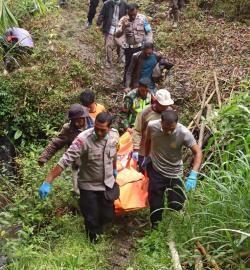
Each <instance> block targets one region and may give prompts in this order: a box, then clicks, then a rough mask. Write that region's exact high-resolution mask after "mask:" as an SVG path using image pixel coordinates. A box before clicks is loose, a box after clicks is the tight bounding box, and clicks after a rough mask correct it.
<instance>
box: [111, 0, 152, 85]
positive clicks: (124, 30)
mask: <svg viewBox="0 0 250 270" xmlns="http://www.w3.org/2000/svg"><path fill="white" fill-rule="evenodd" d="M138 9H139V6H138V5H137V4H129V5H128V15H126V16H123V17H122V18H121V19H120V21H119V23H118V27H117V29H116V37H117V38H119V37H121V36H122V35H123V34H125V43H124V44H123V48H124V54H125V70H124V83H125V81H126V72H127V69H128V66H129V64H130V60H131V58H132V55H133V54H134V53H136V52H139V51H141V50H142V45H143V43H144V42H153V34H152V29H151V26H150V24H149V22H148V20H147V17H146V16H145V15H142V14H140V13H138Z"/></svg>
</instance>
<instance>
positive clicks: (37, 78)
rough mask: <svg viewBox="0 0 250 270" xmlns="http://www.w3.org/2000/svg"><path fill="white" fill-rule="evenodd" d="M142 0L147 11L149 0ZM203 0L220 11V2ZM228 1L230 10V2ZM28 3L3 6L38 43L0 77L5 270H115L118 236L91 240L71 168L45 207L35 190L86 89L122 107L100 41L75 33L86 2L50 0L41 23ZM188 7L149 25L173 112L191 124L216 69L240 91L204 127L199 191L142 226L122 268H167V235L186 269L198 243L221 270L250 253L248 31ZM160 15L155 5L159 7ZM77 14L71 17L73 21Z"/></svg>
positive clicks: (225, 89) (225, 88) (227, 85)
mask: <svg viewBox="0 0 250 270" xmlns="http://www.w3.org/2000/svg"><path fill="white" fill-rule="evenodd" d="M5 2H6V1H5ZM39 2H40V3H42V1H39ZM145 2H147V3H146V5H145V9H146V10H148V6H149V1H145ZM202 2H204V1H199V4H202ZM206 2H208V1H206ZM209 2H211V3H212V2H213V3H214V5H217V2H218V3H222V2H223V1H209ZM224 2H225V1H224ZM227 2H229V4H230V6H231V1H227ZM236 2H237V3H236ZM239 2H240V1H235V5H236V4H238V3H239ZM1 3H3V2H1ZM33 3H34V2H33V1H31V0H28V1H17V0H13V1H7V4H8V7H9V8H10V10H11V11H12V13H13V14H14V16H15V17H16V18H17V19H18V21H19V22H20V23H21V25H22V26H23V25H24V27H25V28H27V29H29V30H30V31H31V32H32V34H33V36H34V39H35V43H36V48H35V51H34V54H33V56H32V58H31V61H30V62H29V63H24V64H23V65H22V68H21V69H20V70H18V71H16V72H14V73H12V74H11V80H10V78H9V77H4V76H3V75H0V82H1V83H0V130H1V133H0V135H3V134H7V135H8V136H9V137H10V138H11V140H12V141H13V143H14V145H15V147H16V149H17V152H18V157H17V159H16V163H17V166H18V175H17V176H16V178H12V177H8V176H6V175H5V174H4V171H1V173H0V178H1V180H0V181H1V185H0V206H1V213H0V246H1V248H2V250H1V251H0V254H7V255H8V256H9V258H10V264H9V266H8V268H7V269H10V270H13V269H18V270H20V269H25V270H26V269H28V270H29V269H30V270H32V269H48V270H50V269H51V270H57V269H58V270H62V269H82V268H83V269H89V270H93V269H96V270H107V269H113V265H110V262H109V258H108V257H109V256H112V254H110V252H111V246H112V244H113V242H112V238H113V237H114V236H113V232H114V230H115V229H114V228H113V229H111V232H109V233H110V234H111V236H109V233H108V235H107V236H105V237H104V238H101V239H100V241H99V243H98V244H97V245H91V244H90V243H89V242H88V241H87V239H86V237H85V233H84V229H83V220H82V217H81V215H80V213H79V209H78V206H77V199H75V198H73V197H72V194H71V192H70V189H71V181H70V173H69V171H66V172H65V173H64V174H63V175H62V176H61V177H60V179H58V181H56V182H55V184H53V191H52V193H51V194H50V197H49V199H48V200H45V201H40V200H39V198H38V194H37V189H38V187H39V185H40V184H41V182H42V181H43V179H44V178H45V176H46V174H47V172H48V170H49V169H50V168H51V167H52V166H53V164H54V163H55V162H56V161H57V160H58V157H59V155H60V153H59V154H58V155H57V156H56V157H54V158H53V159H52V161H51V162H49V163H48V164H47V165H46V166H45V167H44V168H43V169H41V168H40V167H38V165H37V162H36V160H37V158H38V156H39V154H40V153H41V151H42V149H43V147H44V145H45V143H47V142H48V140H49V139H50V138H51V137H53V136H54V135H55V134H56V131H58V129H59V128H60V126H61V125H62V124H63V122H64V121H65V119H66V118H65V112H66V111H67V109H68V107H69V104H71V103H73V102H75V101H77V99H78V95H79V93H80V92H81V91H82V89H83V88H85V87H91V88H92V89H94V90H95V91H98V97H99V99H101V100H103V101H104V103H105V105H107V107H109V108H112V107H115V106H118V104H116V103H117V100H115V99H112V96H111V95H107V93H108V94H110V93H111V91H112V93H115V94H116V92H117V89H111V88H112V86H110V85H108V83H107V82H106V81H105V83H104V79H105V78H104V77H105V76H104V75H103V70H102V67H101V66H102V65H101V63H102V57H103V54H102V52H101V50H102V42H103V41H102V36H101V34H99V33H96V32H95V31H94V30H90V31H88V32H87V31H83V32H80V33H79V30H78V27H79V25H83V23H84V18H85V17H86V14H85V11H86V6H87V4H86V3H84V4H82V3H80V4H78V3H75V1H72V3H71V5H72V6H71V7H70V8H71V10H69V11H68V12H67V10H66V11H64V10H63V11H62V10H58V9H57V8H56V7H55V3H56V1H46V8H47V12H48V13H46V14H45V16H39V17H38V16H33V14H34V12H33V9H34V5H33ZM242 3H243V1H242ZM246 4H247V2H246ZM191 7H192V6H191ZM191 7H190V8H188V10H187V13H186V14H184V17H183V18H182V19H183V24H181V25H180V26H179V28H178V29H177V30H176V31H173V30H172V28H171V23H170V22H169V21H166V20H162V19H159V20H158V21H157V23H154V21H153V22H152V24H153V27H154V28H155V29H156V33H155V39H156V43H157V47H158V48H159V49H160V50H161V51H162V52H163V53H164V54H166V55H167V56H168V58H169V60H171V61H173V62H174V63H175V64H176V66H175V70H174V72H173V76H174V77H173V80H171V81H170V84H169V86H171V87H172V89H173V92H172V94H173V96H174V98H175V99H178V98H180V99H182V100H183V103H182V105H181V106H180V107H177V109H178V110H180V113H181V118H182V122H185V123H188V122H189V121H190V120H191V118H192V115H193V112H197V102H198V100H199V95H200V96H201V94H202V92H203V91H204V88H205V85H206V84H207V81H208V80H209V79H210V78H211V71H212V70H213V69H214V68H216V69H217V71H218V77H219V83H220V90H221V92H222V93H223V94H225V95H226V96H228V97H229V96H230V92H231V91H232V90H234V91H235V94H234V95H233V96H231V98H230V99H228V100H227V101H226V102H225V105H224V106H223V107H222V108H221V110H216V111H215V112H214V113H213V116H212V118H211V119H210V121H209V122H208V125H209V126H210V127H211V128H212V130H213V136H212V137H211V139H210V141H209V143H208V145H207V147H206V149H205V157H204V160H205V163H204V164H203V168H202V176H201V177H200V178H201V181H200V182H199V185H198V187H197V190H196V191H195V192H192V193H190V194H188V201H187V205H186V209H185V211H184V212H182V213H170V212H169V211H167V210H166V213H165V216H164V220H163V222H162V224H161V225H160V227H159V231H154V232H151V231H149V230H146V232H145V236H140V237H135V242H136V246H135V251H134V254H133V257H132V259H131V261H130V262H129V263H128V265H124V268H123V269H126V268H127V270H148V269H149V270H151V269H152V270H159V269H171V267H172V266H171V258H170V253H169V251H168V245H167V242H168V240H169V239H170V235H171V237H173V238H174V239H175V241H176V244H177V249H178V251H179V253H180V257H181V261H182V262H183V263H185V269H192V267H193V264H194V259H195V257H196V254H195V253H194V249H195V247H194V243H195V240H197V239H198V240H199V241H200V242H201V243H202V244H203V245H204V247H206V249H207V250H208V252H209V253H210V254H211V255H212V256H213V257H214V258H215V259H216V261H217V262H218V264H219V265H220V266H221V267H222V269H231V270H235V269H237V270H239V269H248V268H249V263H248V265H247V263H246V262H245V261H244V259H245V257H244V256H242V254H243V253H244V252H245V251H249V250H250V241H249V233H250V227H249V226H250V225H249V216H250V210H249V205H250V193H249V192H250V178H249V175H250V171H249V170H250V169H249V168H250V167H249V155H250V153H249V144H250V137H249V134H250V133H249V123H248V122H249V104H250V95H249V92H248V89H247V87H249V80H243V82H242V79H244V78H245V77H246V74H247V64H248V56H247V50H246V47H247V46H246V40H245V33H246V28H244V26H242V25H241V24H227V23H224V24H221V23H219V22H218V21H216V20H214V19H213V20H211V18H210V20H208V19H207V17H206V14H205V12H204V10H200V9H199V8H197V9H191ZM203 7H204V6H203ZM143 8H144V7H143ZM166 8H167V7H165V6H164V5H163V4H162V5H161V6H160V9H159V10H158V11H159V12H165V11H166ZM206 8H208V7H206ZM210 8H212V6H211V7H210ZM50 10H52V11H53V12H50ZM72 10H73V11H74V12H76V13H73V12H72V14H69V13H70V12H71V11H72ZM75 10H76V11H75ZM77 10H80V12H79V11H77ZM84 10H85V11H84ZM158 11H157V12H158ZM77 12H78V13H77ZM156 14H158V13H156ZM157 18H158V17H157ZM65 21H66V22H65ZM66 27H68V29H69V30H68V31H66V30H67V29H66V30H65V28H66ZM75 28H76V29H75ZM236 41H237V42H236ZM238 44H240V45H238ZM240 81H241V86H240V87H239V84H240ZM107 85H108V86H107ZM106 91H107V92H106ZM198 107H199V106H198ZM18 183H21V186H19V185H18ZM138 215H141V216H142V217H144V219H145V218H148V212H146V213H144V212H143V213H142V214H139V213H137V214H134V216H138ZM112 230H113V231H112ZM139 230H141V231H142V230H143V229H139ZM129 237H130V236H129ZM131 238H132V236H131ZM114 249H115V248H113V250H114ZM207 269H209V268H207Z"/></svg>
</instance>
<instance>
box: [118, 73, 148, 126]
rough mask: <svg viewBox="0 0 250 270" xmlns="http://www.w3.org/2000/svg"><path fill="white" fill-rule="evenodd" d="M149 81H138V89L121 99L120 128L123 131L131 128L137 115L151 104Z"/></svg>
mask: <svg viewBox="0 0 250 270" xmlns="http://www.w3.org/2000/svg"><path fill="white" fill-rule="evenodd" d="M150 84H151V81H150V80H149V79H146V78H143V79H141V80H140V81H139V85H138V88H135V89H133V90H132V91H130V92H129V93H128V94H127V95H126V96H125V97H124V99H123V108H122V112H121V126H122V127H123V129H124V130H126V129H127V128H133V127H134V125H135V119H136V116H137V114H138V113H140V112H141V111H142V110H143V109H144V108H146V107H147V106H150V104H151V97H152V95H151V92H150V88H149V87H150Z"/></svg>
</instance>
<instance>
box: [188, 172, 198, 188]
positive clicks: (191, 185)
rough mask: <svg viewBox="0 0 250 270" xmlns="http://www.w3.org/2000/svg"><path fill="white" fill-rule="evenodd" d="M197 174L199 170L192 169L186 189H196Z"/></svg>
mask: <svg viewBox="0 0 250 270" xmlns="http://www.w3.org/2000/svg"><path fill="white" fill-rule="evenodd" d="M197 175H198V172H196V171H193V170H192V171H191V172H190V174H189V176H188V177H187V179H186V190H187V191H190V190H194V189H195V187H196V182H197Z"/></svg>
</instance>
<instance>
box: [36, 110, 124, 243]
mask: <svg viewBox="0 0 250 270" xmlns="http://www.w3.org/2000/svg"><path fill="white" fill-rule="evenodd" d="M111 123H112V116H111V115H110V114H109V113H106V112H102V113H99V114H98V115H97V117H96V119H95V124H94V128H90V129H88V130H85V131H83V132H82V133H80V134H79V135H78V136H77V138H76V139H75V140H74V141H73V143H72V144H71V146H70V147H69V148H68V150H67V151H66V152H65V153H64V155H63V156H62V158H61V159H60V160H59V162H58V163H57V165H56V166H55V167H54V168H53V169H52V170H51V171H50V173H49V175H48V176H47V177H46V180H45V181H44V182H43V184H42V185H41V187H40V188H39V194H40V196H41V198H45V197H46V196H47V195H48V193H49V192H50V190H51V183H52V182H53V181H54V179H55V178H57V177H58V176H59V175H60V174H61V173H62V171H63V170H64V169H65V168H66V167H67V166H68V165H70V164H72V163H73V162H75V161H76V160H77V159H78V158H80V160H81V165H80V168H79V173H78V187H79V189H80V209H81V212H82V214H83V216H84V219H85V229H86V233H87V236H88V237H89V239H90V240H91V241H93V242H95V241H96V237H97V235H99V234H101V233H103V225H104V224H105V223H107V222H110V221H112V219H113V216H114V200H115V199H117V198H118V197H119V187H118V186H117V184H115V178H116V176H117V169H116V154H117V150H118V146H119V134H118V132H117V130H115V129H111V127H110V126H111Z"/></svg>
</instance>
